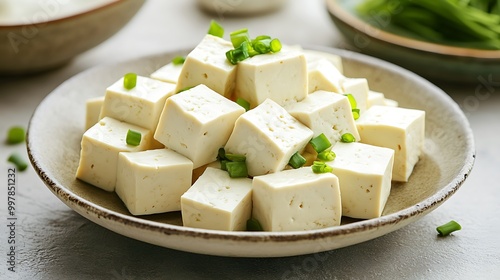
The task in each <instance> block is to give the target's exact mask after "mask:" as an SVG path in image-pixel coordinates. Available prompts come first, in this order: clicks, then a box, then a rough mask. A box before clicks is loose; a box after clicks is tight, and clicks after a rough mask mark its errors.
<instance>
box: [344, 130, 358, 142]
mask: <svg viewBox="0 0 500 280" xmlns="http://www.w3.org/2000/svg"><path fill="white" fill-rule="evenodd" d="M340 141H341V142H344V143H352V142H356V138H354V135H352V134H351V133H349V132H347V133H344V134H342V136H340Z"/></svg>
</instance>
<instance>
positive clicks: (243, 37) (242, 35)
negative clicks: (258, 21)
mask: <svg viewBox="0 0 500 280" xmlns="http://www.w3.org/2000/svg"><path fill="white" fill-rule="evenodd" d="M229 36H230V38H231V43H233V47H235V48H237V47H239V46H240V45H241V44H242V43H243V42H248V41H250V37H249V36H248V29H247V28H242V29H239V30H236V31H233V32H231V34H230V35H229Z"/></svg>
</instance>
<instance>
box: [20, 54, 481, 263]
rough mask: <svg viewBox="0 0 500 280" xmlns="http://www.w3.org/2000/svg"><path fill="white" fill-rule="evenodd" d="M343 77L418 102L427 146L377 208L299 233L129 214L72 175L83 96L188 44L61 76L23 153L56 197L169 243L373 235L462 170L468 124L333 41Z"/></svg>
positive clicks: (404, 218)
mask: <svg viewBox="0 0 500 280" xmlns="http://www.w3.org/2000/svg"><path fill="white" fill-rule="evenodd" d="M315 49H317V50H320V51H324V52H329V53H334V54H338V55H341V56H342V57H343V61H344V71H345V73H346V75H347V76H348V77H366V78H368V80H369V84H370V87H371V88H372V89H373V90H377V91H380V92H384V93H385V94H386V96H387V97H389V98H392V99H395V100H397V101H398V102H399V104H400V106H402V107H408V108H417V109H422V110H425V111H426V140H425V149H424V153H423V156H422V158H421V160H420V162H419V163H418V164H417V166H416V168H415V170H414V173H413V175H412V176H411V178H410V181H409V182H408V183H406V184H394V185H393V188H392V191H391V195H390V197H389V200H388V202H387V205H386V208H385V210H384V213H383V216H382V217H380V218H377V219H371V220H347V219H343V224H342V225H341V226H338V227H331V228H325V229H320V230H311V231H300V232H225V231H214V230H203V229H195V228H188V227H183V226H182V225H181V224H182V220H181V216H180V213H179V212H176V213H168V214H158V215H151V216H147V217H134V216H132V215H130V214H129V213H128V211H127V209H126V208H125V206H124V205H123V204H122V202H121V201H120V199H119V198H118V196H117V195H116V194H114V193H108V192H105V191H102V190H100V189H98V188H96V187H93V186H91V185H88V184H86V183H84V182H82V181H79V180H76V179H75V172H76V169H77V166H78V160H79V152H80V140H81V137H82V134H83V132H84V119H85V106H84V104H85V100H86V99H88V98H91V97H96V96H99V95H103V94H104V91H105V89H106V87H107V86H109V85H110V84H112V83H113V82H114V81H116V80H117V79H118V78H119V77H121V76H122V75H123V74H124V73H127V72H136V73H138V74H140V75H148V74H150V73H152V72H153V71H154V70H156V69H158V68H159V67H160V66H162V65H164V64H166V63H168V62H169V61H170V60H171V59H172V58H173V57H174V56H177V55H180V54H186V53H187V50H186V51H179V52H172V53H166V54H160V55H155V56H150V57H145V58H143V59H137V60H133V61H127V62H123V63H120V64H113V65H105V66H100V67H98V68H94V69H90V70H88V71H85V72H83V73H81V74H78V75H76V76H75V77H73V78H71V79H69V80H68V81H66V82H64V83H63V84H62V85H61V86H59V87H58V88H57V89H56V90H54V91H53V92H52V93H51V94H50V95H48V96H47V97H46V99H45V100H44V101H43V102H42V103H41V104H40V105H39V107H38V108H37V109H36V111H35V113H34V115H33V117H32V119H31V122H30V125H29V132H28V152H29V156H30V160H31V162H32V164H33V166H34V168H35V170H36V171H37V172H38V174H39V175H40V178H41V179H42V180H43V181H44V182H45V184H46V185H47V186H48V188H49V189H50V190H51V191H52V192H53V193H54V194H55V195H56V196H57V197H58V198H59V199H61V200H62V201H63V202H64V203H66V204H67V205H68V206H69V207H71V208H72V209H74V210H75V211H76V212H78V213H79V214H81V215H82V216H84V217H86V218H88V219H89V220H91V221H93V222H95V223H97V224H99V225H101V226H103V227H105V228H108V229H110V230H112V231H115V232H117V233H119V234H122V235H125V236H128V237H130V238H134V239H137V240H142V241H144V242H148V243H152V244H156V245H159V246H164V247H168V248H173V249H177V250H183V251H189V252H195V253H202V254H211V255H220V256H239V257H277V256H291V255H299V254H307V253H315V252H320V251H327V250H332V249H336V248H341V247H345V246H349V245H352V244H356V243H360V242H363V241H367V240H370V239H374V238H377V237H379V236H382V235H385V234H387V233H389V232H392V231H394V230H397V229H399V228H401V227H403V226H405V225H408V224H409V223H412V222H414V221H416V220H418V219H419V218H421V217H423V216H424V215H426V214H428V213H429V212H430V211H432V210H434V209H436V207H438V206H439V205H440V204H442V203H443V202H444V201H445V200H446V199H448V198H449V197H450V196H451V195H453V194H454V193H455V192H456V191H457V190H458V188H459V187H460V185H461V184H462V183H463V182H464V180H465V179H466V178H467V175H468V174H469V172H470V171H471V169H472V166H473V162H474V157H475V155H474V143H473V136H472V132H471V129H470V127H469V124H468V122H467V120H466V118H465V116H464V114H463V113H462V111H461V110H460V109H459V107H458V106H457V104H455V103H454V102H453V101H452V99H450V98H449V97H448V96H447V95H446V94H445V93H444V92H443V91H441V90H440V89H439V88H437V87H436V86H434V85H432V84H431V83H429V82H427V81H426V80H424V79H422V78H420V77H418V76H416V75H415V74H413V73H411V72H408V71H406V70H404V69H402V68H400V67H397V66H394V65H393V64H390V63H387V62H384V61H381V60H379V59H375V58H372V57H368V56H365V55H360V54H357V53H352V52H347V51H341V50H336V49H321V48H315Z"/></svg>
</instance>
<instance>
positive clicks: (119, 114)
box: [100, 76, 175, 132]
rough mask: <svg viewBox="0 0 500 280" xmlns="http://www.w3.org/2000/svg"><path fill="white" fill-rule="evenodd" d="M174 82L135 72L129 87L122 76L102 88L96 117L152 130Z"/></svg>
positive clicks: (172, 88) (172, 90) (172, 89)
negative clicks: (134, 80) (98, 114)
mask: <svg viewBox="0 0 500 280" xmlns="http://www.w3.org/2000/svg"><path fill="white" fill-rule="evenodd" d="M174 89H175V85H173V84H170V83H165V82H161V81H157V80H153V79H151V78H148V77H142V76H137V84H136V86H135V87H134V88H132V89H130V90H129V89H126V88H125V87H124V86H123V77H122V78H120V79H119V80H118V81H117V82H115V83H114V84H113V85H111V86H110V87H108V88H107V89H106V95H105V99H104V104H103V107H102V111H101V115H100V118H103V117H111V118H114V119H117V120H120V121H124V122H127V123H130V124H134V125H138V126H141V127H144V128H147V129H149V130H151V131H153V132H154V131H155V129H156V126H157V124H158V118H159V117H160V113H161V110H162V109H163V106H164V105H165V100H166V99H167V98H168V97H169V96H171V95H172V94H174Z"/></svg>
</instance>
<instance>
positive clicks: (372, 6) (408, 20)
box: [357, 0, 500, 50]
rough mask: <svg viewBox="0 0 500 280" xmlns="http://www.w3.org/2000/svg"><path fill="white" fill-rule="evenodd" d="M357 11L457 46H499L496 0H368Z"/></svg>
mask: <svg viewBox="0 0 500 280" xmlns="http://www.w3.org/2000/svg"><path fill="white" fill-rule="evenodd" d="M357 11H358V13H359V14H360V15H361V16H363V17H364V18H365V19H367V20H368V21H369V22H370V23H376V25H377V27H379V28H381V29H385V30H390V31H393V32H396V33H405V34H408V35H411V36H412V37H415V38H416V39H420V40H424V41H429V42H433V43H437V44H444V45H451V46H457V47H468V48H478V49H492V50H498V49H500V1H498V0H494V1H492V0H441V1H435V0H419V1H410V0H391V1H387V0H367V1H365V2H363V3H362V4H361V5H359V6H358V7H357ZM382 19H383V20H382Z"/></svg>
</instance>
